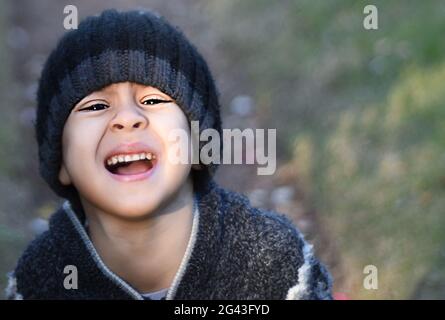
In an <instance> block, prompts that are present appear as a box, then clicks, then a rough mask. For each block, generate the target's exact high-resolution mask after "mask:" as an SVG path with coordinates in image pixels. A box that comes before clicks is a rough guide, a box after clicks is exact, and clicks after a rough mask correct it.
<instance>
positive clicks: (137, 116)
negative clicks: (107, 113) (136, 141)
mask: <svg viewBox="0 0 445 320" xmlns="http://www.w3.org/2000/svg"><path fill="white" fill-rule="evenodd" d="M147 125H148V119H147V117H146V116H145V115H143V114H141V113H140V112H139V111H138V110H135V108H125V110H121V111H119V112H118V114H116V116H115V117H114V118H113V119H112V120H111V123H110V127H111V130H125V129H127V130H132V129H133V128H141V129H143V128H146V127H147Z"/></svg>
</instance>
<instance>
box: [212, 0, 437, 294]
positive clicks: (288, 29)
mask: <svg viewBox="0 0 445 320" xmlns="http://www.w3.org/2000/svg"><path fill="white" fill-rule="evenodd" d="M367 4H368V3H367V2H365V1H352V0H345V1H285V2H276V3H271V2H269V1H256V0H255V1H253V0H243V1H231V2H230V3H227V2H218V3H217V4H214V5H215V8H214V9H215V12H217V14H215V16H216V17H219V18H217V19H216V21H219V26H220V28H221V29H224V25H225V24H230V28H225V29H224V30H226V31H225V35H224V36H223V41H221V48H220V49H221V50H224V52H225V54H227V55H228V56H229V57H232V60H231V61H237V63H236V66H235V67H240V66H242V67H243V68H245V70H247V72H248V81H249V83H250V86H251V87H252V91H253V92H255V99H256V101H257V102H258V110H259V113H260V117H261V120H262V123H263V124H262V125H263V126H267V127H275V128H277V138H278V140H279V141H278V154H280V155H282V156H283V155H284V157H285V159H287V160H288V161H291V162H294V163H295V166H296V167H297V168H298V172H299V182H300V183H301V182H302V183H303V184H304V186H303V187H304V188H305V189H306V190H308V192H309V194H310V198H311V201H310V202H311V205H313V206H314V207H315V208H316V209H317V211H319V212H320V213H321V214H322V216H323V221H324V222H325V224H326V228H327V229H329V230H330V232H331V235H332V236H333V238H334V239H335V241H336V242H337V243H336V245H337V246H338V251H339V253H340V254H341V255H342V260H343V265H344V269H345V270H344V272H345V275H344V277H345V278H346V281H345V283H344V284H343V287H337V290H343V291H346V292H347V293H348V294H349V296H350V297H353V298H408V297H411V296H415V290H416V288H417V287H418V286H419V282H421V281H423V279H424V278H425V277H426V276H427V275H428V274H431V273H434V274H435V277H434V279H436V280H437V279H441V281H442V282H441V283H442V285H444V286H445V284H444V283H445V272H444V271H442V270H441V269H440V268H439V264H437V260H438V259H437V257H438V256H441V255H444V253H445V235H444V234H443V232H442V231H441V229H442V226H443V225H444V222H445V221H444V219H445V217H443V212H442V211H443V208H444V207H445V203H444V201H445V200H443V198H444V197H443V195H444V191H445V170H444V169H445V161H444V160H445V106H444V105H443V104H444V103H445V94H444V92H445V90H444V89H443V83H444V81H445V64H444V61H445V59H444V58H445V42H444V41H442V40H441V39H442V35H443V30H445V20H444V19H443V16H444V13H445V3H442V2H440V1H422V2H418V1H374V2H373V4H374V5H376V6H377V8H378V10H379V30H377V31H366V30H365V29H364V28H363V26H362V21H363V17H364V14H363V8H364V6H365V5H367ZM368 264H374V265H376V266H377V267H378V269H379V272H380V273H379V280H380V281H379V290H376V291H367V290H364V289H363V286H362V283H363V277H364V274H363V268H364V266H365V265H368ZM438 281H439V280H438ZM438 284H440V283H438ZM437 292H439V290H437ZM436 297H438V296H436ZM441 297H443V294H442V296H441Z"/></svg>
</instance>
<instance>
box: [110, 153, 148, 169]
mask: <svg viewBox="0 0 445 320" xmlns="http://www.w3.org/2000/svg"><path fill="white" fill-rule="evenodd" d="M144 159H148V160H151V159H156V156H155V155H154V154H152V153H151V152H142V153H139V154H118V155H115V156H112V157H111V158H109V159H108V160H107V164H108V165H109V166H111V165H113V164H116V163H118V162H131V161H138V160H144Z"/></svg>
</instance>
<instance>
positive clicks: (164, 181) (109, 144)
mask: <svg viewBox="0 0 445 320" xmlns="http://www.w3.org/2000/svg"><path fill="white" fill-rule="evenodd" d="M175 129H181V130H183V131H184V132H185V133H186V134H187V137H188V141H186V143H189V142H190V140H191V139H190V131H189V130H190V129H189V123H188V120H187V118H186V116H185V114H184V113H183V111H182V110H181V109H180V107H179V106H178V105H177V104H176V103H175V102H174V101H173V99H172V98H170V97H169V96H168V95H166V94H164V93H162V92H161V91H159V90H158V89H156V88H153V87H149V86H143V85H139V84H134V83H130V82H124V83H116V84H112V85H110V86H108V87H106V88H104V89H102V90H100V91H96V92H93V93H92V94H90V95H88V96H86V97H85V98H84V99H83V100H81V101H80V102H79V103H78V104H77V105H76V106H75V107H74V108H73V110H72V111H71V114H70V115H69V117H68V119H67V122H66V123H65V127H64V131H63V138H62V144H63V162H62V166H61V169H60V173H59V179H60V181H61V183H62V184H64V185H68V184H73V185H74V186H75V188H76V189H77V190H78V192H79V195H80V197H81V200H82V203H83V204H84V206H86V207H87V208H90V209H96V210H100V211H103V212H107V213H110V214H113V215H116V216H120V217H126V218H137V217H141V216H143V215H145V214H147V213H149V212H152V211H153V210H155V209H156V208H159V207H160V206H162V205H165V204H167V203H169V202H170V201H171V199H173V198H172V197H174V196H175V195H177V194H178V192H180V191H181V187H183V186H185V185H186V181H187V179H188V178H189V173H190V170H191V165H190V163H188V164H175V163H173V162H172V161H168V159H167V158H168V157H167V155H168V154H169V152H171V150H172V148H175V150H177V148H178V142H174V141H170V140H169V139H168V136H169V133H170V131H171V130H175ZM182 150H183V149H182ZM126 155H127V157H125V156H126ZM134 155H139V156H141V155H142V160H137V158H136V157H134V158H133V156H134ZM150 157H151V158H152V159H151V160H149V158H150ZM126 158H127V159H126ZM140 158H141V157H140ZM122 160H124V162H120V161H122ZM125 160H127V161H128V162H125Z"/></svg>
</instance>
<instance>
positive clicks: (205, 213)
mask: <svg viewBox="0 0 445 320" xmlns="http://www.w3.org/2000/svg"><path fill="white" fill-rule="evenodd" d="M220 197H221V194H220V192H219V187H218V186H217V185H216V184H215V183H214V182H213V181H210V182H209V183H208V184H207V186H206V187H204V188H200V189H199V190H198V191H196V192H195V206H194V216H193V225H192V231H191V235H190V238H189V242H188V245H187V249H186V252H185V254H184V256H183V259H182V262H181V264H180V267H179V269H178V271H177V272H176V275H175V277H174V280H173V283H172V284H171V286H170V288H169V290H168V293H167V297H166V299H167V300H173V299H187V298H188V297H190V296H191V295H192V294H195V295H196V292H197V290H199V288H203V287H206V285H208V283H207V279H209V277H210V276H211V274H212V272H213V269H214V266H215V264H216V262H217V259H218V256H217V254H216V253H217V252H218V247H219V245H220V241H221V237H222V228H221V224H220V218H221V217H222V206H221V201H220ZM80 210H81V209H78V208H77V209H76V207H73V206H71V203H70V202H69V201H66V202H65V203H64V204H63V206H62V209H61V210H59V211H58V213H57V214H55V215H54V217H53V218H52V219H51V221H50V228H51V232H52V234H53V236H54V237H55V238H56V239H55V240H56V243H57V244H58V246H59V248H60V249H61V251H62V253H63V254H64V255H66V256H69V258H70V259H69V260H71V261H73V264H74V265H76V263H79V262H80V265H81V266H82V271H81V272H82V275H83V277H84V278H83V283H86V284H91V286H90V287H89V288H88V290H95V288H102V290H101V292H104V291H103V288H107V290H108V292H109V293H110V294H111V295H112V296H114V297H116V298H123V297H126V298H131V299H138V300H141V299H143V297H142V296H141V294H140V293H139V292H138V291H137V290H136V289H134V288H133V287H132V286H131V285H130V284H128V283H127V282H126V281H125V280H124V279H122V278H120V277H119V276H117V275H116V274H115V273H113V272H112V271H111V270H110V269H109V268H108V267H107V266H106V265H105V263H104V262H103V261H102V259H101V258H100V256H99V254H98V253H97V251H96V249H95V248H94V246H93V243H92V242H91V240H90V238H89V236H88V234H87V232H86V230H85V227H84V224H83V221H84V220H83V217H84V213H83V212H80ZM79 273H80V272H79ZM98 282H101V283H98ZM94 284H95V285H94ZM96 290H99V289H96ZM102 295H103V293H102ZM93 296H94V295H93ZM97 296H98V297H100V296H101V293H97Z"/></svg>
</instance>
